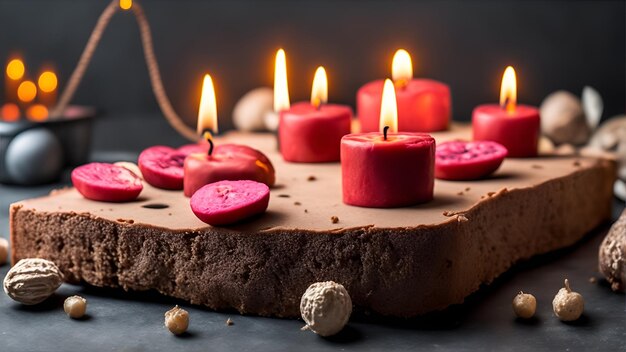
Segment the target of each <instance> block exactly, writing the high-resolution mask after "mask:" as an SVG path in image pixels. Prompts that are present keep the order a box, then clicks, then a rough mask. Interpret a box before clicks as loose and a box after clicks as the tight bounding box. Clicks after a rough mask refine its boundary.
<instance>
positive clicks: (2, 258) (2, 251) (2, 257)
mask: <svg viewBox="0 0 626 352" xmlns="http://www.w3.org/2000/svg"><path fill="white" fill-rule="evenodd" d="M8 257H9V241H7V240H5V239H4V238H2V237H0V266H1V265H4V264H6V262H7V258H8Z"/></svg>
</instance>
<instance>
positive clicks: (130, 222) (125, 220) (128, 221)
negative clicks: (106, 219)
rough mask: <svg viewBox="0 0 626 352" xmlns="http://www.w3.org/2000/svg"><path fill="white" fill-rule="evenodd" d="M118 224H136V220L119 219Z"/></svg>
mask: <svg viewBox="0 0 626 352" xmlns="http://www.w3.org/2000/svg"><path fill="white" fill-rule="evenodd" d="M117 222H125V223H129V224H133V223H134V222H135V220H133V219H128V220H127V219H122V218H120V219H117Z"/></svg>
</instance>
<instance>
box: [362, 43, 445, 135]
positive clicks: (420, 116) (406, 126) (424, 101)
mask: <svg viewBox="0 0 626 352" xmlns="http://www.w3.org/2000/svg"><path fill="white" fill-rule="evenodd" d="M392 78H393V80H394V83H395V85H396V99H397V106H398V129H399V130H400V131H407V132H434V131H442V130H446V129H447V128H448V123H449V121H450V115H451V113H450V111H451V106H452V103H451V98H450V88H449V87H448V86H447V85H446V84H444V83H441V82H437V81H434V80H430V79H414V78H413V67H412V65H411V57H410V56H409V54H408V53H407V52H406V51H405V50H402V49H400V50H398V51H397V52H396V54H395V55H394V57H393V64H392ZM382 91H383V81H382V80H378V81H374V82H370V83H367V84H365V85H364V86H363V87H361V88H360V89H359V91H358V92H357V98H356V99H357V102H356V104H357V116H358V118H359V121H360V122H361V131H362V132H374V131H378V123H379V121H378V119H379V117H380V116H379V113H380V108H381V93H382Z"/></svg>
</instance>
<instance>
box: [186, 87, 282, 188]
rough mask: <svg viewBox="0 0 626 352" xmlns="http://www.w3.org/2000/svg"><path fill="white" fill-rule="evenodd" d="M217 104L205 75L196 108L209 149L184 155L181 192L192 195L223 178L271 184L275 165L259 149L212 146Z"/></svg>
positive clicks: (231, 145)
mask: <svg viewBox="0 0 626 352" xmlns="http://www.w3.org/2000/svg"><path fill="white" fill-rule="evenodd" d="M217 131H218V127H217V104H216V99H215V89H214V87H213V80H212V79H211V76H209V75H205V76H204V81H203V83H202V96H201V98H200V109H199V111H198V133H199V134H201V135H202V136H204V138H206V140H207V142H208V143H209V145H210V147H209V151H208V153H194V154H190V155H189V156H187V158H185V164H184V180H183V185H184V188H183V189H184V193H185V195H186V196H187V197H191V196H192V195H193V194H194V193H195V192H196V191H197V190H198V189H200V188H202V187H203V186H204V185H207V184H209V183H213V182H217V181H223V180H231V181H235V180H252V181H257V182H261V183H265V184H266V185H267V186H270V187H271V186H272V185H273V184H274V181H275V174H274V167H273V166H272V163H271V162H270V160H269V159H268V158H267V157H266V156H265V155H264V154H263V153H261V152H260V151H258V150H256V149H253V148H250V147H247V146H245V145H239V144H223V145H218V146H214V142H213V137H212V134H215V133H217Z"/></svg>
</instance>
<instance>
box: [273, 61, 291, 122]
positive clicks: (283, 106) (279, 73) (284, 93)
mask: <svg viewBox="0 0 626 352" xmlns="http://www.w3.org/2000/svg"><path fill="white" fill-rule="evenodd" d="M289 106H290V104H289V87H288V85H287V60H286V58H285V51H284V50H283V49H278V51H277V52H276V61H275V64H274V111H275V112H280V111H282V110H287V109H289Z"/></svg>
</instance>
